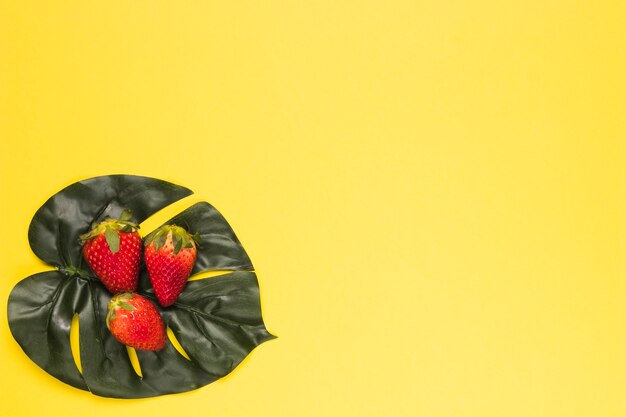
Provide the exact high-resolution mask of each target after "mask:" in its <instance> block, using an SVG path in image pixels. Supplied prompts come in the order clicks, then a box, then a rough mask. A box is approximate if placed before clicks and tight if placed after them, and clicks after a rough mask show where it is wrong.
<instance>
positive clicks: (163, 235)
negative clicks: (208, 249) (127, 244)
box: [143, 224, 200, 255]
mask: <svg viewBox="0 0 626 417" xmlns="http://www.w3.org/2000/svg"><path fill="white" fill-rule="evenodd" d="M170 233H171V240H172V247H173V249H174V252H173V253H174V255H177V254H178V252H180V250H181V249H183V248H186V249H189V248H193V249H195V248H196V244H197V242H198V241H199V240H200V236H199V235H198V234H197V233H196V234H193V235H192V234H190V233H189V232H187V231H186V230H185V229H183V228H182V227H180V226H176V225H167V224H166V225H164V226H161V227H159V228H158V229H157V230H155V231H154V232H152V233H150V234H149V235H148V236H146V238H145V239H144V242H143V244H144V246H146V247H148V246H149V245H151V244H152V245H153V246H154V249H155V250H156V251H158V250H159V249H161V248H162V247H163V246H165V244H166V242H167V241H168V238H169V236H170Z"/></svg>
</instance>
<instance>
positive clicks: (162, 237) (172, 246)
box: [144, 225, 197, 307]
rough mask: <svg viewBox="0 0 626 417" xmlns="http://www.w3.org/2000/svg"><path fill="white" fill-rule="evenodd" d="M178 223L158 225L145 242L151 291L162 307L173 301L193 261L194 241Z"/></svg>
mask: <svg viewBox="0 0 626 417" xmlns="http://www.w3.org/2000/svg"><path fill="white" fill-rule="evenodd" d="M194 239H197V236H192V235H190V234H189V233H187V231H185V229H183V228H182V227H179V226H173V225H165V226H161V227H160V228H158V229H157V230H155V231H154V232H152V233H151V234H150V235H148V236H146V239H145V241H144V246H145V250H144V259H145V261H146V267H147V268H148V274H149V275H150V282H151V283H152V288H154V293H155V294H156V296H157V299H158V300H159V304H161V305H162V306H163V307H167V306H170V305H172V304H174V302H175V301H176V299H177V298H178V296H179V295H180V293H181V292H182V291H183V288H184V287H185V284H186V283H187V278H189V274H191V270H192V269H193V264H194V263H195V262H196V253H197V252H196V243H195V242H194Z"/></svg>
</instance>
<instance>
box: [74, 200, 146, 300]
mask: <svg viewBox="0 0 626 417" xmlns="http://www.w3.org/2000/svg"><path fill="white" fill-rule="evenodd" d="M129 219H130V211H128V210H125V211H124V212H123V213H122V214H121V215H120V218H119V220H116V219H111V218H109V219H106V220H105V221H103V222H101V223H99V224H98V225H97V226H96V227H94V228H93V229H91V231H89V232H88V233H85V234H84V235H82V236H81V237H80V239H81V242H82V244H83V257H84V258H85V260H86V261H87V264H88V265H89V266H90V267H91V269H92V270H93V272H94V273H95V274H96V276H97V277H98V278H100V281H102V283H103V284H104V286H105V287H107V289H108V290H109V291H110V292H112V293H116V292H120V291H135V290H136V289H137V282H138V280H139V264H140V262H141V236H139V233H138V232H137V229H139V226H138V225H137V224H135V223H131V222H130V221H128V220H129Z"/></svg>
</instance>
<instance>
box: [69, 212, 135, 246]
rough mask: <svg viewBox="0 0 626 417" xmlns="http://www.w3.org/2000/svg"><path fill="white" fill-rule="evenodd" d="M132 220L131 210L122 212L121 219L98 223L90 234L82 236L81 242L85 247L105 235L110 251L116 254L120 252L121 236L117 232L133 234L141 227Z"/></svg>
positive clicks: (108, 219) (110, 219) (109, 219)
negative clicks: (92, 240)
mask: <svg viewBox="0 0 626 417" xmlns="http://www.w3.org/2000/svg"><path fill="white" fill-rule="evenodd" d="M130 218H131V212H130V210H124V211H122V213H121V214H120V218H119V219H113V218H111V217H109V218H107V219H106V220H104V221H103V222H100V223H98V224H97V225H96V226H95V227H94V228H93V229H91V230H90V231H89V232H87V233H85V234H83V235H80V237H79V239H80V242H81V243H82V244H83V245H84V244H85V242H87V241H89V240H91V239H94V238H96V237H98V236H100V235H102V234H104V238H105V240H106V242H107V245H109V250H110V251H111V253H116V252H117V251H119V250H120V235H119V233H116V232H124V233H132V232H136V231H137V230H138V229H139V225H138V224H137V223H133V222H131V221H130Z"/></svg>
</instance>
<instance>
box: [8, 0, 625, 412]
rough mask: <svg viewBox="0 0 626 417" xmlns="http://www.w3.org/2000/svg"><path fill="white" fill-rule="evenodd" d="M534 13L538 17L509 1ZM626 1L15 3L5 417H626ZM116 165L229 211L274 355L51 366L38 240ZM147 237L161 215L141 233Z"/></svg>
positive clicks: (11, 19) (268, 350)
mask: <svg viewBox="0 0 626 417" xmlns="http://www.w3.org/2000/svg"><path fill="white" fill-rule="evenodd" d="M511 3H515V4H511ZM625 23H626V10H625V7H624V3H623V2H621V1H595V2H570V1H559V0H549V1H544V0H529V1H523V2H522V1H520V2H503V1H496V0H492V1H488V0H482V1H453V0H446V1H433V0H418V1H339V2H337V1H326V0H320V1H302V0H292V1H222V2H218V1H176V2H174V1H171V2H167V1H106V2H104V1H34V0H19V1H18V0H15V1H7V0H1V1H0V147H1V148H0V174H1V175H0V185H1V192H0V210H1V213H0V215H1V219H2V220H1V226H0V227H1V229H2V238H0V261H1V265H2V274H1V280H0V293H1V294H0V295H1V296H0V303H1V306H0V321H1V324H0V339H1V352H0V355H1V358H0V364H1V369H0V371H1V374H2V378H1V381H2V382H1V383H0V392H1V393H2V394H1V396H2V398H3V400H2V406H1V408H2V412H3V414H6V415H15V416H42V415H51V416H85V415H88V416H90V417H100V416H107V417H109V416H112V415H128V416H130V415H144V416H165V415H183V416H207V415H213V416H288V417H292V416H298V417H300V416H394V417H396V416H397V417H403V416H481V417H485V416H499V417H500V416H507V417H513V416H550V417H555V416H593V417H596V416H601V417H604V416H623V415H626V395H625V394H626V389H625V387H626V354H625V352H626V337H625V336H626V285H624V282H625V277H626V275H625V273H626V268H625V267H626V258H625V256H624V250H625V249H626V247H625V245H624V243H625V242H624V235H625V233H626V230H625V229H626V225H625V223H624V221H623V219H624V209H625V203H626V200H625V198H624V196H626V187H625V179H626V178H625V176H624V166H625V164H626V152H625V149H624V146H623V143H624V137H625V136H624V135H625V134H626V124H624V115H625V114H626V113H625V112H626V102H625V99H626V89H625V87H626V84H625V83H626V76H625V71H626V45H625V42H624V41H625V39H626V33H625V30H624V26H625ZM111 173H128V174H139V175H147V176H154V177H159V178H163V179H167V180H170V181H174V182H176V183H179V184H182V185H186V186H188V187H190V188H191V189H193V190H194V191H195V192H196V195H195V196H194V197H191V198H190V199H187V200H185V201H184V202H181V203H180V204H178V205H176V206H174V207H172V208H170V209H168V210H169V211H168V210H166V212H167V213H161V214H160V216H161V217H159V218H158V219H156V218H155V219H151V220H150V221H148V222H147V224H151V225H153V226H154V225H157V224H159V222H160V221H161V220H165V219H166V218H168V216H169V215H170V214H173V213H176V212H177V211H178V210H180V209H182V208H184V207H185V206H186V205H189V204H191V202H193V201H198V200H207V201H209V202H211V203H212V204H214V205H215V206H216V207H217V208H218V209H219V210H220V211H221V212H222V213H223V214H224V215H225V216H226V218H227V219H228V220H229V221H230V223H231V224H232V225H233V227H234V229H235V231H236V232H237V234H238V236H239V237H240V239H241V241H242V242H243V244H244V247H245V248H246V249H247V251H248V253H249V254H250V256H251V258H252V260H253V262H254V264H255V266H256V268H257V272H258V274H259V279H260V284H261V299H262V305H263V313H264V318H265V320H266V323H267V326H268V328H269V330H270V331H271V332H273V333H275V334H277V335H278V336H279V338H278V339H277V340H274V341H271V342H268V343H266V344H263V345H261V346H260V347H259V348H258V349H257V350H255V351H254V352H253V353H252V354H251V356H250V357H249V358H248V359H247V360H246V361H245V362H244V363H243V364H242V365H241V366H240V367H238V368H237V369H236V370H235V371H234V372H233V373H232V374H231V375H229V376H228V377H226V378H224V379H223V380H220V381H218V382H216V383H214V384H212V385H209V386H207V387H204V388H202V389H200V390H198V391H194V392H191V393H186V394H181V395H170V396H164V397H159V398H156V399H148V400H134V401H123V400H110V399H103V398H99V397H95V396H93V395H91V394H89V393H86V392H83V391H80V390H77V389H73V388H71V387H69V386H66V385H64V384H63V383H61V382H59V381H57V380H56V379H54V378H52V377H50V376H49V375H47V374H46V373H45V372H43V371H41V370H40V369H39V368H38V367H37V366H36V365H34V364H33V363H32V362H31V361H30V360H29V359H28V358H27V357H26V356H25V355H24V354H23V352H22V351H21V349H20V348H19V346H18V345H17V344H16V343H15V342H14V340H13V339H12V337H11V335H10V333H9V329H8V325H7V320H6V300H7V297H8V294H9V292H10V290H11V288H12V287H13V286H14V285H15V284H16V283H17V282H18V281H19V280H21V279H22V278H24V277H26V276H28V275H30V274H33V273H36V272H39V271H42V270H44V269H45V268H46V267H45V265H43V264H42V263H41V262H40V261H38V260H37V259H36V258H35V257H34V255H32V253H31V252H30V249H29V246H28V241H27V234H26V233H27V228H28V225H29V222H30V220H31V217H32V215H33V214H34V212H35V211H36V210H37V208H39V206H40V205H41V204H42V203H43V202H44V201H45V200H46V199H47V198H48V197H49V196H51V195H52V194H53V193H55V192H56V191H58V190H60V189H61V188H62V187H64V186H66V185H69V184H70V183H72V182H75V181H77V180H80V179H84V178H88V177H92V176H96V175H103V174H111ZM147 231H148V229H146V228H145V227H144V232H147Z"/></svg>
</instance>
